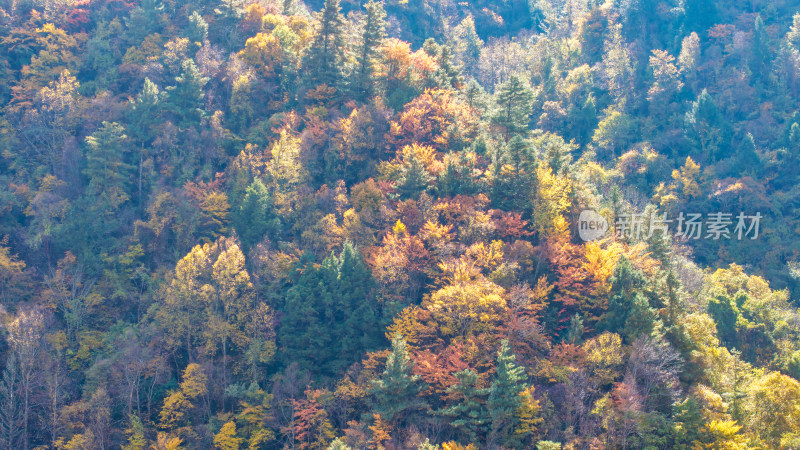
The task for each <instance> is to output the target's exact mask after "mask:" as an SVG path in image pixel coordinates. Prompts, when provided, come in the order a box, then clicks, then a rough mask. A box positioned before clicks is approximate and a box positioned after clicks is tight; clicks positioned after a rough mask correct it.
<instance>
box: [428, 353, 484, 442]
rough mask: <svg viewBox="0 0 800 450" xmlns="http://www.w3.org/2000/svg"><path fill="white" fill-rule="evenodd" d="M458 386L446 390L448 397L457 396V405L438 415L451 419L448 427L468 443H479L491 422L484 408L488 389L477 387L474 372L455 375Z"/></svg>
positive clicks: (467, 371)
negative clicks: (465, 437)
mask: <svg viewBox="0 0 800 450" xmlns="http://www.w3.org/2000/svg"><path fill="white" fill-rule="evenodd" d="M455 377H456V379H458V384H454V385H453V386H450V387H449V388H448V389H447V393H448V394H449V395H453V396H457V398H458V399H459V401H458V403H456V404H454V405H452V406H450V407H448V408H445V409H443V410H442V411H440V414H442V415H445V416H449V417H452V421H451V422H450V425H452V426H453V427H454V428H456V429H459V430H461V431H462V432H463V433H464V434H465V435H466V436H467V438H468V439H469V442H480V441H481V440H482V439H483V438H484V437H485V436H487V434H488V425H489V423H490V422H491V417H490V416H489V411H488V410H487V409H486V406H485V404H484V403H485V397H486V396H487V395H488V394H489V389H486V388H479V387H478V374H477V373H476V372H475V371H474V370H470V369H467V370H462V371H459V372H456V373H455Z"/></svg>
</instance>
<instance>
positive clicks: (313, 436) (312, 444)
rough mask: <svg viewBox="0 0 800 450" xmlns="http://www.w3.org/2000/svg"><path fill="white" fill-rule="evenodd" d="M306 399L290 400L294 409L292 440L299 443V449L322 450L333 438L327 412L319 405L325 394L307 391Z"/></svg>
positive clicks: (318, 391) (319, 391) (320, 391)
mask: <svg viewBox="0 0 800 450" xmlns="http://www.w3.org/2000/svg"><path fill="white" fill-rule="evenodd" d="M305 394H306V398H305V399H303V400H299V401H298V400H292V407H293V409H294V429H293V435H294V439H295V440H297V441H299V442H300V445H299V446H298V447H299V448H301V449H306V448H308V449H319V450H321V449H324V448H327V446H328V443H329V442H331V439H333V437H334V436H335V435H334V433H333V426H332V425H331V423H330V420H328V412H327V411H326V410H325V408H323V407H322V405H320V400H321V399H322V397H323V395H325V392H324V391H322V390H311V389H307V390H306V392H305Z"/></svg>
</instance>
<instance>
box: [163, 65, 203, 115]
mask: <svg viewBox="0 0 800 450" xmlns="http://www.w3.org/2000/svg"><path fill="white" fill-rule="evenodd" d="M208 80H209V79H208V77H205V76H203V75H202V74H201V73H200V70H199V69H198V68H197V65H196V64H195V62H194V61H193V60H191V59H185V60H183V62H182V63H181V74H180V75H179V76H177V77H175V83H176V84H175V86H169V87H167V98H168V99H169V106H170V110H171V111H172V113H173V114H174V115H175V117H176V118H177V124H178V125H179V126H180V127H188V126H192V125H197V124H199V122H200V119H201V118H202V117H203V116H204V115H205V110H204V108H203V98H204V97H205V93H204V92H203V87H204V86H205V85H206V83H208Z"/></svg>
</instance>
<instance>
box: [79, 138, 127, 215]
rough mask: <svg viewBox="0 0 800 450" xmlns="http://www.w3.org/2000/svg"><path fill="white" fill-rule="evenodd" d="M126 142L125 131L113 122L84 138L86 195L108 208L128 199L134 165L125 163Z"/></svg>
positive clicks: (112, 207)
mask: <svg viewBox="0 0 800 450" xmlns="http://www.w3.org/2000/svg"><path fill="white" fill-rule="evenodd" d="M127 139H128V136H126V135H125V128H123V127H122V125H120V124H118V123H116V122H103V126H102V127H100V129H98V130H97V131H95V132H94V133H92V134H91V135H90V136H88V137H87V138H86V169H85V170H84V174H85V175H86V176H87V178H88V179H89V186H88V188H87V194H89V195H90V196H92V197H95V198H98V199H102V200H103V203H104V204H107V205H108V206H109V207H110V208H111V209H116V208H117V207H119V205H121V204H122V203H125V202H126V201H128V200H129V199H130V197H129V195H128V190H129V188H130V183H131V178H132V174H133V166H132V165H130V164H128V163H127V162H126V159H127V157H128V148H127Z"/></svg>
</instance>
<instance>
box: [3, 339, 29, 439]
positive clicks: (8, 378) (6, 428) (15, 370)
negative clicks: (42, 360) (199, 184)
mask: <svg viewBox="0 0 800 450" xmlns="http://www.w3.org/2000/svg"><path fill="white" fill-rule="evenodd" d="M19 377H20V374H19V363H18V362H17V359H16V357H15V356H14V355H13V354H11V355H9V357H8V358H6V361H5V369H4V370H3V378H2V379H0V441H1V442H2V443H3V446H4V447H6V448H18V447H19V446H22V445H24V444H23V442H22V438H23V433H24V423H23V422H24V420H23V411H22V404H21V403H20V400H19V398H20V396H19Z"/></svg>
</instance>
